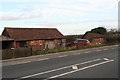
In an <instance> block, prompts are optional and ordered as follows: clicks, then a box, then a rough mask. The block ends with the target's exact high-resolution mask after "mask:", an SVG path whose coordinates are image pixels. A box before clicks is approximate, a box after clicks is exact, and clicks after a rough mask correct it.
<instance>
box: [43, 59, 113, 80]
mask: <svg viewBox="0 0 120 80" xmlns="http://www.w3.org/2000/svg"><path fill="white" fill-rule="evenodd" d="M111 61H114V60H108V61H104V62H101V63H98V64H94V65H90V66H86V67H83V68H80V69H77V70H74V71H70V72H66V73H63V74H59V75H55V76H51V77H49V78H47V79H44V80H49V79H52V78H57V77H60V76H64V75H67V74H71V73H74V72H77V71H81V70H84V69H88V68H91V67H95V66H98V65H102V64H105V63H108V62H111Z"/></svg>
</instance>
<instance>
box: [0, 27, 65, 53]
mask: <svg viewBox="0 0 120 80" xmlns="http://www.w3.org/2000/svg"><path fill="white" fill-rule="evenodd" d="M2 36H5V37H7V38H9V39H12V41H11V43H10V44H9V45H6V47H14V48H19V47H32V50H33V51H37V50H51V49H60V48H65V44H66V39H65V38H64V36H63V35H62V34H61V33H60V32H59V31H58V30H57V29H56V28H10V27H5V29H4V31H3V32H2ZM4 44H7V43H6V42H5V43H4ZM3 46H4V45H3Z"/></svg>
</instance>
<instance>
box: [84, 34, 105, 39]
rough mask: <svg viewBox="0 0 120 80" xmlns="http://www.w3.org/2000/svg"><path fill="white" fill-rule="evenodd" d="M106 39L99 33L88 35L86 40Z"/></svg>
mask: <svg viewBox="0 0 120 80" xmlns="http://www.w3.org/2000/svg"><path fill="white" fill-rule="evenodd" d="M101 37H104V35H103V34H98V33H87V34H86V35H85V36H84V38H86V39H90V38H101Z"/></svg>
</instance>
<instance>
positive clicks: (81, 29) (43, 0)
mask: <svg viewBox="0 0 120 80" xmlns="http://www.w3.org/2000/svg"><path fill="white" fill-rule="evenodd" d="M118 1H119V0H20V1H19V0H0V34H1V32H2V31H3V29H4V27H24V28H26V27H29V28H57V29H58V30H59V31H60V32H62V33H63V34H64V35H73V34H84V33H85V32H86V31H89V30H91V29H92V28H96V27H99V26H104V27H105V28H107V29H110V28H118Z"/></svg>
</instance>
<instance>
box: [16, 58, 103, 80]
mask: <svg viewBox="0 0 120 80" xmlns="http://www.w3.org/2000/svg"><path fill="white" fill-rule="evenodd" d="M99 60H101V59H95V60H90V61H86V62H83V63H78V64H73V65H76V66H77V65H81V64H86V63H90V62H94V61H99ZM71 66H72V65H70V66H65V67H61V68H57V69H53V70H49V71H45V72H40V73H36V74H32V75H28V76H24V77H21V78H18V79H14V80H20V79H25V78H30V77H33V76H38V75H42V74H46V73H50V72H54V71H58V70H62V69H66V68H70V67H71Z"/></svg>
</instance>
